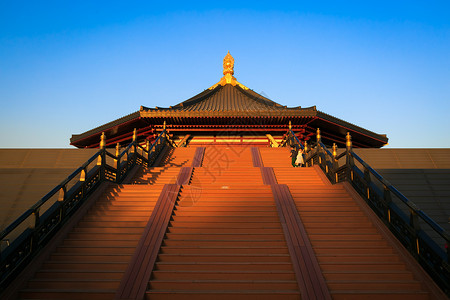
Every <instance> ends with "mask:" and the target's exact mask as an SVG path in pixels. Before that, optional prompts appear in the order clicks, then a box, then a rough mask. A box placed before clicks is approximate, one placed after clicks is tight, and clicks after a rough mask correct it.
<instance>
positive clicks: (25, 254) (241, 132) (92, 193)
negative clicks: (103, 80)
mask: <svg viewBox="0 0 450 300" xmlns="http://www.w3.org/2000/svg"><path fill="white" fill-rule="evenodd" d="M70 143H71V145H73V146H75V147H76V149H64V150H62V149H22V150H17V149H0V190H1V191H2V192H1V193H0V230H1V232H0V241H1V244H0V246H1V248H0V251H1V252H0V253H1V255H0V258H1V261H0V272H1V273H0V299H2V300H3V299H8V300H9V299H124V300H125V299H127V300H130V299H134V300H142V299H229V298H233V299H236V300H238V299H366V298H367V299H382V300H387V299H448V296H449V295H450V266H449V250H448V245H449V242H450V236H449V233H448V232H449V230H450V226H449V221H450V218H449V216H450V187H449V186H448V182H449V180H450V149H383V148H382V147H383V146H385V145H386V144H387V143H388V138H387V136H386V135H385V134H378V133H374V132H372V131H370V130H368V129H365V128H362V127H359V126H357V125H354V124H351V123H349V122H347V121H345V120H342V119H339V118H338V117H334V116H331V115H329V114H326V113H324V112H322V111H319V110H317V109H316V107H315V106H313V107H306V108H303V107H301V106H297V107H287V106H284V105H282V104H279V103H277V102H275V101H273V100H271V99H268V98H267V97H264V96H262V95H260V94H258V93H256V92H255V91H253V90H252V89H250V88H249V87H247V86H245V85H244V84H242V83H240V82H239V81H237V79H236V78H235V77H234V58H233V57H232V56H231V54H230V53H229V52H228V54H226V56H225V58H224V60H223V77H222V78H221V79H220V81H219V82H217V83H216V84H214V85H212V86H210V87H209V88H207V89H205V90H204V91H203V92H201V93H199V94H197V95H195V96H193V97H191V98H189V99H187V100H184V101H181V102H179V103H178V104H174V105H173V106H169V107H145V106H141V107H140V108H139V110H138V111H136V112H134V113H131V114H128V115H126V116H124V117H122V118H119V119H117V120H114V121H111V122H109V123H107V124H104V125H101V126H99V127H97V128H94V129H92V130H89V131H87V132H84V133H81V134H74V135H72V137H71V139H70ZM302 153H303V155H302ZM292 157H293V158H292ZM297 157H298V158H300V157H302V158H303V164H298V163H296V158H297Z"/></svg>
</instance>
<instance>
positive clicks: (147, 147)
mask: <svg viewBox="0 0 450 300" xmlns="http://www.w3.org/2000/svg"><path fill="white" fill-rule="evenodd" d="M145 150H147V161H148V162H150V141H149V140H148V139H147V141H146V143H145Z"/></svg>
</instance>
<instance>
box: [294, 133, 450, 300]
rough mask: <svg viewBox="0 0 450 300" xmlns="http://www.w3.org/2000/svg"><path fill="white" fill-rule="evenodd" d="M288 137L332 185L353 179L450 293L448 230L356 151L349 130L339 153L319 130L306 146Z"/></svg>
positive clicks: (357, 188)
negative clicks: (313, 139) (328, 146)
mask: <svg viewBox="0 0 450 300" xmlns="http://www.w3.org/2000/svg"><path fill="white" fill-rule="evenodd" d="M287 136H289V144H290V145H291V146H294V145H295V144H298V145H299V146H300V147H301V148H302V149H304V151H305V153H306V155H305V156H306V157H305V163H306V165H307V166H312V165H319V166H320V168H321V169H322V170H323V172H324V173H325V174H326V176H327V177H328V179H329V180H330V181H331V182H332V183H333V184H334V183H338V182H342V181H348V182H350V183H351V185H352V186H353V188H354V189H355V190H356V191H357V192H358V193H359V194H360V195H361V196H362V198H363V199H365V201H366V202H367V203H368V204H369V206H370V207H371V208H372V209H373V211H374V212H375V213H376V214H377V215H378V217H379V218H380V219H381V220H382V221H383V222H384V223H385V224H386V226H387V227H388V228H389V229H390V230H391V232H392V233H393V234H394V235H395V236H396V237H397V239H398V240H399V241H400V242H401V243H402V244H403V245H404V246H405V248H406V249H408V251H409V252H410V253H411V254H412V255H413V256H414V257H415V259H416V260H417V261H418V262H419V263H420V264H421V265H422V267H423V268H424V269H425V270H426V271H427V272H428V273H429V274H430V275H431V277H432V278H433V279H434V280H435V282H436V283H437V284H438V285H439V286H440V287H441V288H442V289H443V291H444V292H445V293H447V295H449V294H450V265H449V256H450V249H448V247H449V245H450V235H449V233H448V232H446V231H445V230H444V229H443V228H442V227H441V226H439V224H437V223H436V222H435V221H434V220H433V219H431V218H430V217H429V216H428V215H427V214H426V213H425V212H423V211H422V210H421V209H420V208H418V207H417V206H416V205H415V204H414V203H413V202H411V201H410V200H409V199H408V198H407V197H405V196H404V195H403V194H402V193H401V192H400V191H399V190H397V189H396V188H395V187H394V186H393V185H392V184H391V183H389V182H388V181H387V180H386V179H385V178H383V176H381V175H380V174H379V173H378V172H377V171H375V170H374V169H373V168H372V167H370V166H369V164H367V163H366V162H365V161H364V160H363V159H361V158H360V157H359V156H358V155H357V154H356V153H355V152H353V149H352V142H351V136H350V134H349V133H347V138H346V140H347V142H346V149H345V150H344V151H343V152H342V153H341V154H339V155H338V154H337V152H338V151H337V147H336V145H333V148H332V151H330V150H328V149H327V147H326V146H325V145H324V144H323V143H322V141H321V138H320V131H319V130H317V141H316V142H315V143H314V144H312V145H310V146H309V145H308V144H306V143H305V146H304V145H303V144H302V143H301V142H300V140H299V139H298V138H297V136H296V135H295V133H294V132H293V131H292V130H291V129H290V130H289V131H288V133H287ZM424 229H425V230H424Z"/></svg>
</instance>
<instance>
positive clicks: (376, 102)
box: [0, 0, 450, 148]
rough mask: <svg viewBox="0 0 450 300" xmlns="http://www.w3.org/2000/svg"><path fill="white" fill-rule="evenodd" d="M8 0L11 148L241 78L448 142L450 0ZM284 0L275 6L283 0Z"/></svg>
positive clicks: (380, 126)
mask: <svg viewBox="0 0 450 300" xmlns="http://www.w3.org/2000/svg"><path fill="white" fill-rule="evenodd" d="M162 2H163V1H158V4H154V3H151V1H20V0H17V1H6V0H0V101H1V106H0V128H1V130H0V147H2V148H4V147H8V148H16V147H18V148H19V147H20V148H23V147H32V148H37V147H51V148H63V147H70V146H69V138H70V137H71V135H72V134H74V133H76V134H78V133H82V132H85V131H87V130H89V129H92V128H94V127H97V126H99V125H102V124H104V123H107V122H109V121H112V120H115V119H117V118H119V117H122V116H124V115H127V114H129V113H132V112H135V111H137V110H139V107H140V106H141V105H144V106H149V107H154V106H162V107H164V106H169V105H174V104H176V103H179V102H181V101H183V100H185V99H187V98H189V97H191V96H193V95H195V94H197V93H199V92H201V91H203V90H204V89H206V88H208V87H209V86H211V85H212V84H214V83H216V82H217V81H218V80H219V79H220V77H221V76H222V59H223V57H224V56H225V54H226V52H227V51H228V50H230V52H231V54H232V55H233V56H234V58H235V76H236V78H237V79H238V80H239V81H240V82H242V83H243V84H245V85H246V86H248V87H250V88H252V89H253V90H255V91H256V92H259V93H264V94H265V95H267V96H268V97H270V98H271V99H272V100H274V101H276V102H278V103H281V104H283V105H288V106H298V105H301V106H303V107H308V106H312V105H316V106H317V109H318V110H321V111H323V112H325V113H328V114H330V115H333V116H335V117H338V118H341V119H344V120H346V121H348V122H351V123H353V124H356V125H359V126H361V127H363V128H366V129H369V130H371V131H374V132H376V133H385V134H387V135H388V137H389V146H388V147H395V148H399V147H446V148H449V147H450V134H449V133H448V132H449V130H450V1H448V0H446V1H432V0H430V1H295V2H284V1H278V2H275V1H267V2H261V1H254V2H252V1H250V2H246V4H243V3H241V2H239V1H236V2H234V1H228V2H227V1H221V2H220V4H211V3H210V1H204V2H190V1H183V2H180V3H174V4H171V5H169V6H167V5H163V4H160V3H162ZM274 3H276V5H274Z"/></svg>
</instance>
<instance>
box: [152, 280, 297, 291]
mask: <svg viewBox="0 0 450 300" xmlns="http://www.w3.org/2000/svg"><path fill="white" fill-rule="evenodd" d="M150 288H151V289H155V290H158V289H162V290H167V289H172V290H212V291H215V290H230V289H232V290H259V291H261V290H295V289H296V288H298V285H297V282H296V281H294V280H291V281H263V280H261V281H257V280H239V281H238V280H226V281H225V280H176V281H175V280H152V281H150Z"/></svg>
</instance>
